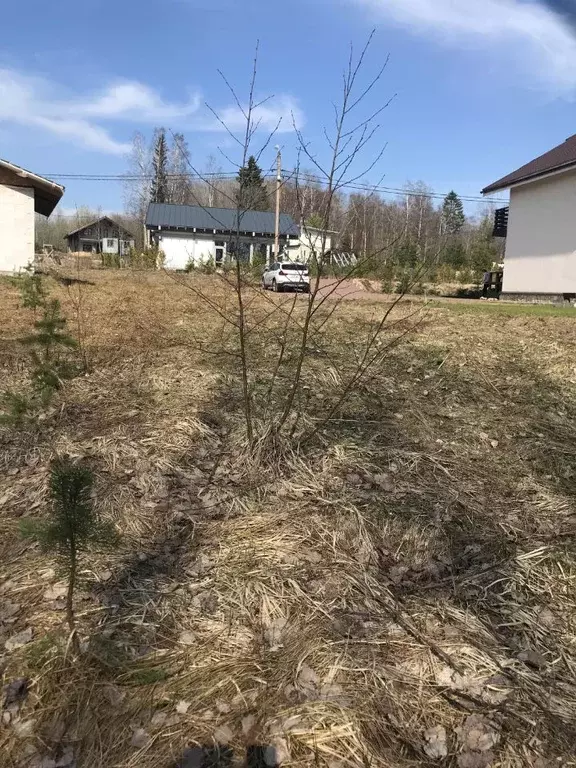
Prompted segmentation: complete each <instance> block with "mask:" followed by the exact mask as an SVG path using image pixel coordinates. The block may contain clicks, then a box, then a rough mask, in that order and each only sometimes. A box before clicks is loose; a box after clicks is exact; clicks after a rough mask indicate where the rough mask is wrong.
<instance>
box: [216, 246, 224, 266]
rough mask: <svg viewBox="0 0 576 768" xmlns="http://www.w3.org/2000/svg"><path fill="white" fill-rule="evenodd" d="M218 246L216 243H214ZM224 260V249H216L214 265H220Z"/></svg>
mask: <svg viewBox="0 0 576 768" xmlns="http://www.w3.org/2000/svg"><path fill="white" fill-rule="evenodd" d="M216 245H218V243H216ZM223 260H224V248H216V264H222V261H223Z"/></svg>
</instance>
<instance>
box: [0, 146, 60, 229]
mask: <svg viewBox="0 0 576 768" xmlns="http://www.w3.org/2000/svg"><path fill="white" fill-rule="evenodd" d="M0 167H2V168H5V169H6V170H8V171H10V172H11V173H13V174H14V175H15V176H19V177H20V178H21V179H26V180H29V181H30V185H31V186H32V187H33V189H34V210H35V212H36V213H40V214H41V215H42V216H50V214H51V213H52V211H53V210H54V208H56V206H57V205H58V203H59V202H60V200H61V198H62V195H63V194H64V187H63V186H62V185H60V184H56V182H55V181H50V179H45V178H44V177H43V176H38V174H37V173H32V171H27V170H26V169H25V168H21V167H20V166H19V165H15V164H14V163H10V162H9V161H8V160H2V159H1V158H0Z"/></svg>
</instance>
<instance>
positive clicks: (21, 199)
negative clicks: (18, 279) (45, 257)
mask: <svg viewBox="0 0 576 768" xmlns="http://www.w3.org/2000/svg"><path fill="white" fill-rule="evenodd" d="M33 260H34V190H33V189H32V188H31V187H30V188H29V187H10V186H6V185H4V184H0V272H14V271H15V270H16V271H17V270H20V269H24V267H27V266H28V264H30V263H32V261H33Z"/></svg>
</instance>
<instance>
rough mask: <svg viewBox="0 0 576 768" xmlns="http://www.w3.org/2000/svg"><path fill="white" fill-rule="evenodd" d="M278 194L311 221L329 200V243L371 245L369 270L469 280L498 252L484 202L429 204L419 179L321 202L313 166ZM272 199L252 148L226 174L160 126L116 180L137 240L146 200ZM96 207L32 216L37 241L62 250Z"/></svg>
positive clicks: (241, 203) (137, 141)
mask: <svg viewBox="0 0 576 768" xmlns="http://www.w3.org/2000/svg"><path fill="white" fill-rule="evenodd" d="M281 199H282V203H281V210H282V212H283V213H288V214H290V215H291V216H292V218H293V219H294V220H295V221H296V223H298V224H301V225H302V224H305V225H307V226H311V227H313V226H317V227H322V226H323V225H324V224H325V223H326V221H327V220H326V215H325V212H326V210H327V206H328V205H329V206H330V217H329V221H328V227H329V229H330V230H332V231H333V232H335V233H337V234H336V236H335V238H333V243H334V245H335V247H336V248H337V249H338V250H340V251H344V252H348V253H355V254H357V255H358V256H359V257H361V258H362V259H365V258H366V256H368V255H370V254H377V258H376V257H375V259H374V262H375V263H372V264H371V269H372V271H375V272H377V273H378V272H382V273H383V274H385V275H390V276H393V273H394V274H397V273H398V272H402V271H405V270H410V269H416V268H418V266H419V265H420V264H422V263H423V262H426V263H432V264H433V265H434V270H435V271H436V272H438V271H439V272H440V273H441V276H442V274H444V275H445V277H446V279H449V278H450V277H454V276H455V273H458V275H459V276H460V277H461V278H462V280H463V281H467V280H475V279H477V277H478V275H479V274H480V273H481V272H483V271H484V270H486V269H489V268H491V266H492V264H493V263H495V262H496V263H497V262H499V261H501V260H502V258H503V241H502V240H500V239H496V238H493V237H492V225H493V211H492V210H491V209H490V208H489V207H486V208H485V209H484V210H483V211H482V212H481V213H480V215H477V216H469V215H466V213H465V211H464V206H463V204H462V201H461V200H460V198H459V197H458V195H457V194H456V192H454V191H452V192H450V193H449V194H448V195H447V196H446V197H445V199H444V200H443V201H440V202H439V203H437V202H436V200H435V195H434V190H433V189H431V188H430V187H428V186H427V185H426V184H424V183H423V182H421V181H419V182H415V183H414V182H408V183H407V184H406V185H405V192H404V194H402V195H398V196H396V197H394V198H392V199H390V198H388V199H387V198H386V197H385V196H384V195H382V194H380V193H379V192H377V191H373V192H372V191H369V190H366V191H364V190H362V191H354V192H352V193H346V191H345V190H340V191H338V192H336V193H335V194H334V193H332V196H331V200H330V201H329V200H328V198H327V191H326V189H325V188H324V186H323V184H322V182H321V180H320V179H319V178H317V177H316V176H315V175H314V173H313V172H311V171H302V170H295V171H292V172H290V171H288V172H286V173H285V175H284V179H283V182H282V198H281ZM274 200H275V181H274V180H273V179H271V178H269V177H267V174H266V173H265V172H264V171H263V170H262V168H261V167H260V166H259V164H258V161H257V159H256V158H255V157H254V156H250V157H249V159H248V161H247V163H246V166H245V167H243V168H240V169H239V171H238V173H237V174H236V175H231V174H225V173H224V171H223V169H222V168H221V166H219V165H218V163H217V162H216V159H215V158H214V157H209V158H208V159H207V161H206V162H205V163H204V164H203V165H202V167H200V168H197V167H196V166H194V165H193V163H192V161H191V153H190V149H189V147H188V144H187V141H186V139H185V137H184V136H183V135H182V134H179V133H173V134H170V135H168V134H167V132H166V131H165V130H164V129H163V128H158V129H156V130H155V131H154V134H153V136H152V140H151V141H147V140H146V139H145V137H144V136H143V135H142V134H140V133H137V134H135V136H134V139H133V143H132V151H131V153H130V156H129V158H128V168H127V172H126V181H125V182H124V207H125V209H124V212H123V213H121V214H114V219H115V220H117V221H118V223H120V224H122V225H123V226H124V227H125V228H126V229H128V231H130V232H132V233H133V234H134V236H135V239H136V244H137V247H141V246H142V245H143V238H144V222H145V218H146V211H147V209H148V204H149V203H150V202H159V203H175V204H180V205H201V206H204V207H221V208H236V207H239V208H240V209H244V210H263V211H271V210H273V208H274ZM100 215H102V212H101V211H98V210H91V209H89V208H80V209H79V210H78V211H77V213H76V215H75V216H73V217H63V216H60V215H58V214H56V215H54V216H52V217H51V218H50V219H49V220H46V219H44V218H43V217H39V218H38V222H37V247H38V248H40V247H41V246H42V244H43V243H51V244H52V245H54V247H55V248H56V249H58V250H65V240H64V236H65V234H66V233H67V232H70V231H72V230H74V229H77V228H79V227H81V226H84V225H85V224H87V223H88V222H89V221H92V220H94V219H96V218H98V217H99V216H100Z"/></svg>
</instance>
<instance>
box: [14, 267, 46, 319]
mask: <svg viewBox="0 0 576 768" xmlns="http://www.w3.org/2000/svg"><path fill="white" fill-rule="evenodd" d="M12 285H14V286H16V288H18V289H19V290H20V296H21V297H22V306H23V307H26V308H27V309H32V310H34V312H36V310H37V309H38V308H39V307H43V306H44V305H45V303H46V297H47V296H48V292H47V290H46V288H45V286H44V283H43V281H42V275H39V274H37V273H35V272H34V267H33V266H32V265H30V266H29V267H26V269H25V271H24V272H23V273H22V274H20V275H16V276H15V277H14V278H12Z"/></svg>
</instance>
